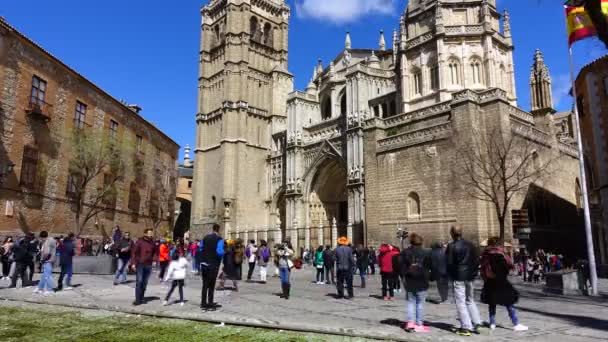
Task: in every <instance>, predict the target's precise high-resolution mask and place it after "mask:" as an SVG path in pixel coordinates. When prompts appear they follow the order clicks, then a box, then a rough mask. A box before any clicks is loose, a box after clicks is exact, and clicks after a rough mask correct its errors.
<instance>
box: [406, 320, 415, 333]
mask: <svg viewBox="0 0 608 342" xmlns="http://www.w3.org/2000/svg"><path fill="white" fill-rule="evenodd" d="M415 329H416V323H414V322H413V321H410V322H407V323H405V330H407V331H410V332H412V331H414V330H415Z"/></svg>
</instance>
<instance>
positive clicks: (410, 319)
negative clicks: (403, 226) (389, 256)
mask: <svg viewBox="0 0 608 342" xmlns="http://www.w3.org/2000/svg"><path fill="white" fill-rule="evenodd" d="M409 238H410V243H411V246H410V247H408V248H406V249H404V250H403V252H401V258H400V260H401V265H399V266H400V269H401V272H400V273H401V276H402V277H403V279H405V290H406V291H407V297H406V298H407V323H406V326H405V330H407V331H409V332H429V331H430V330H431V329H430V328H429V327H427V326H425V325H424V321H423V316H424V302H425V300H426V294H427V291H428V289H429V279H430V277H431V266H432V259H431V254H430V251H428V250H426V249H424V248H422V243H423V241H424V240H423V238H422V236H420V235H418V234H416V233H412V234H410V236H409Z"/></svg>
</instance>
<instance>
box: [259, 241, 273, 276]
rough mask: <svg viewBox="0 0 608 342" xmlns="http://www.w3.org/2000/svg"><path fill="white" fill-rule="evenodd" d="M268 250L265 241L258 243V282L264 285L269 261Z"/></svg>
mask: <svg viewBox="0 0 608 342" xmlns="http://www.w3.org/2000/svg"><path fill="white" fill-rule="evenodd" d="M270 254H271V253H270V249H269V248H268V243H267V242H266V240H262V241H261V242H260V248H259V249H258V266H260V281H261V282H262V283H263V284H266V276H267V275H268V262H269V261H270V256H271V255H270Z"/></svg>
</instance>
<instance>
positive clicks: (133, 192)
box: [129, 182, 141, 213]
mask: <svg viewBox="0 0 608 342" xmlns="http://www.w3.org/2000/svg"><path fill="white" fill-rule="evenodd" d="M140 202H141V197H140V196H139V189H138V188H137V183H135V182H133V183H131V185H130V186H129V210H130V211H131V213H139V206H140Z"/></svg>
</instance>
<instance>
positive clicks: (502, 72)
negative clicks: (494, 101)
mask: <svg viewBox="0 0 608 342" xmlns="http://www.w3.org/2000/svg"><path fill="white" fill-rule="evenodd" d="M496 79H497V83H498V88H500V89H502V90H504V91H507V90H508V88H509V86H508V84H509V82H508V79H507V68H505V65H504V64H501V65H500V68H499V69H498V77H497V78H496Z"/></svg>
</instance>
